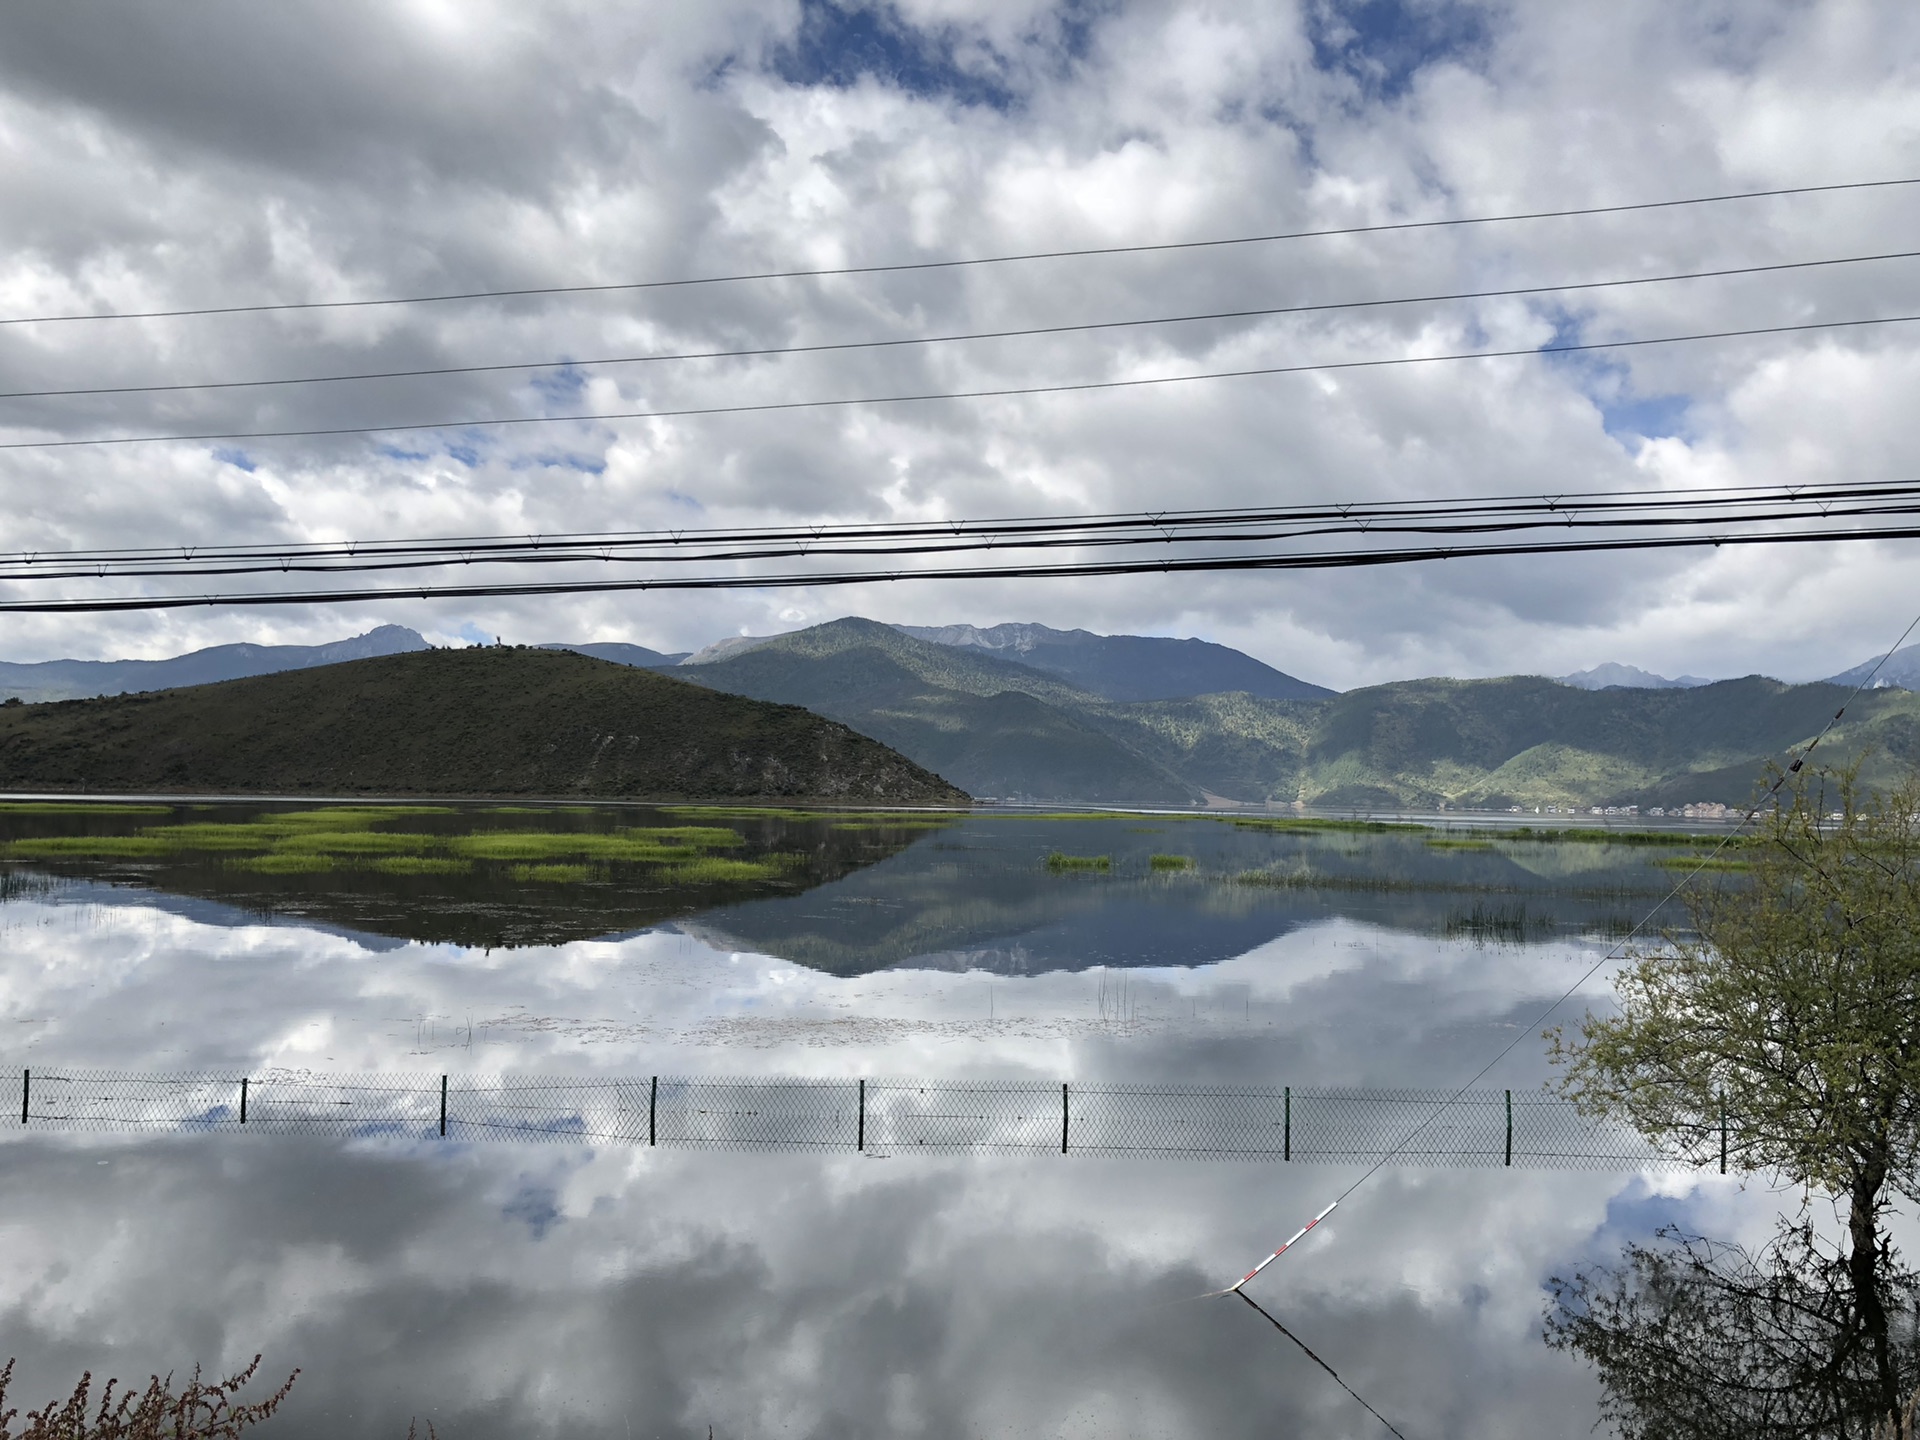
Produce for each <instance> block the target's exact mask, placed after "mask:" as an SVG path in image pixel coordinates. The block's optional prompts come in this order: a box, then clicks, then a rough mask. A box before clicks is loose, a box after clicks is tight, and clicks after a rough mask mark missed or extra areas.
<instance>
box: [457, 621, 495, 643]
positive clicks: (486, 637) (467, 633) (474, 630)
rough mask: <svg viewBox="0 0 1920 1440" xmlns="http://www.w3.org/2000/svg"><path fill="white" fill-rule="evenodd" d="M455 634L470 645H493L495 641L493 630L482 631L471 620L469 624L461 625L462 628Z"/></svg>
mask: <svg viewBox="0 0 1920 1440" xmlns="http://www.w3.org/2000/svg"><path fill="white" fill-rule="evenodd" d="M453 633H454V634H456V635H458V636H459V637H460V638H461V639H462V640H464V641H466V642H467V643H468V644H469V645H491V644H493V641H494V634H493V632H492V631H491V630H482V629H481V628H480V627H479V626H478V625H476V624H474V623H473V622H472V621H471V620H468V621H467V622H465V623H464V624H463V625H461V627H460V628H459V629H458V630H456V631H454V632H453Z"/></svg>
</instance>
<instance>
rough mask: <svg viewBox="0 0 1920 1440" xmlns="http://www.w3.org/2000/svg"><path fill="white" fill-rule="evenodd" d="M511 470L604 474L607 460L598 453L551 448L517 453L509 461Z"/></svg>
mask: <svg viewBox="0 0 1920 1440" xmlns="http://www.w3.org/2000/svg"><path fill="white" fill-rule="evenodd" d="M507 468H508V469H510V470H571V471H573V472H574V473H575V474H577V475H604V474H606V473H607V462H606V460H605V459H604V458H603V457H601V456H598V455H576V454H573V453H572V452H570V451H555V450H549V451H546V452H544V453H542V454H538V455H517V456H515V457H514V458H513V459H512V460H511V461H510V462H508V466H507Z"/></svg>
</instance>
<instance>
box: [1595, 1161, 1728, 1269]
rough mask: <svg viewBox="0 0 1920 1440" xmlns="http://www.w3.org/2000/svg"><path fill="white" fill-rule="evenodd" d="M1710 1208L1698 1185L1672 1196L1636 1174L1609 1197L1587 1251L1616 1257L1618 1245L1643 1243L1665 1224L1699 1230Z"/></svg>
mask: <svg viewBox="0 0 1920 1440" xmlns="http://www.w3.org/2000/svg"><path fill="white" fill-rule="evenodd" d="M1710 1208H1713V1207H1712V1206H1711V1204H1710V1202H1709V1199H1708V1197H1707V1195H1706V1194H1705V1193H1704V1192H1703V1191H1702V1190H1701V1189H1700V1188H1699V1187H1698V1186H1695V1187H1692V1188H1690V1189H1688V1190H1687V1191H1685V1192H1684V1193H1682V1194H1679V1195H1673V1194H1667V1193H1663V1192H1661V1191H1658V1190H1655V1189H1654V1188H1653V1187H1652V1186H1651V1185H1649V1184H1648V1183H1647V1181H1646V1178H1645V1177H1644V1176H1636V1177H1634V1178H1633V1179H1632V1180H1630V1181H1629V1182H1628V1183H1627V1184H1626V1185H1625V1186H1624V1187H1622V1188H1621V1189H1620V1190H1619V1191H1617V1192H1616V1193H1615V1194H1613V1195H1612V1196H1610V1197H1609V1198H1608V1200H1607V1214H1606V1218H1605V1219H1604V1220H1602V1221H1601V1222H1600V1225H1599V1226H1598V1228H1596V1229H1595V1230H1594V1232H1593V1234H1592V1235H1591V1236H1589V1237H1588V1240H1587V1253H1588V1254H1589V1255H1590V1256H1592V1257H1594V1258H1596V1259H1602V1260H1614V1259H1618V1258H1619V1252H1620V1247H1621V1246H1623V1245H1625V1244H1628V1243H1629V1242H1634V1241H1637V1242H1639V1243H1641V1244H1645V1243H1646V1242H1647V1241H1648V1240H1650V1239H1652V1238H1653V1237H1654V1236H1655V1235H1657V1234H1659V1232H1660V1231H1661V1230H1662V1229H1664V1228H1666V1227H1668V1226H1672V1227H1675V1228H1678V1229H1680V1230H1684V1231H1689V1232H1693V1233H1698V1227H1699V1226H1700V1225H1702V1224H1703V1223H1705V1221H1706V1218H1707V1217H1706V1215H1705V1213H1704V1212H1705V1211H1707V1210H1708V1209H1710Z"/></svg>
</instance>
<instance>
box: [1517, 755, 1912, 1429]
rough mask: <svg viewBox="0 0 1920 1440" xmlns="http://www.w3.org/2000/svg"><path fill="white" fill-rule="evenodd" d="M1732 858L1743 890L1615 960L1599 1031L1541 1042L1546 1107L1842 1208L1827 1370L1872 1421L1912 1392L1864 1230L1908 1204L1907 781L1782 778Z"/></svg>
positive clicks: (1892, 1303) (1881, 1246)
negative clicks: (1858, 1394)
mask: <svg viewBox="0 0 1920 1440" xmlns="http://www.w3.org/2000/svg"><path fill="white" fill-rule="evenodd" d="M1738 853H1739V855H1740V856H1741V858H1743V859H1745V860H1746V861H1747V862H1748V864H1749V869H1748V870H1747V872H1746V873H1745V875H1744V877H1742V878H1741V879H1736V880H1732V881H1728V882H1720V883H1712V884H1707V885H1703V886H1699V887H1696V888H1695V889H1694V890H1693V891H1691V892H1690V898H1689V907H1690V910H1691V914H1692V920H1693V933H1692V934H1691V935H1683V936H1669V937H1667V939H1666V941H1665V943H1663V944H1662V945H1660V946H1659V947H1657V948H1655V949H1652V950H1649V951H1647V952H1644V953H1641V954H1638V955H1635V956H1633V957H1632V958H1631V959H1630V962H1629V964H1628V965H1627V967H1626V968H1625V969H1624V970H1623V971H1622V973H1621V974H1620V976H1619V977H1618V979H1617V980H1616V982H1615V992H1616V996H1617V999H1618V1002H1619V1012H1618V1013H1617V1014H1615V1015H1611V1016H1594V1015H1589V1016H1588V1017H1587V1018H1586V1020H1585V1021H1583V1022H1582V1023H1581V1025H1580V1027H1579V1030H1578V1033H1577V1035H1575V1036H1574V1037H1572V1038H1571V1039H1570V1038H1568V1037H1567V1036H1566V1035H1565V1034H1563V1033H1560V1032H1554V1033H1553V1034H1552V1035H1551V1036H1550V1040H1551V1043H1552V1048H1553V1054H1554V1059H1555V1060H1556V1062H1557V1063H1559V1064H1560V1065H1561V1066H1562V1067H1563V1073H1562V1076H1561V1088H1562V1090H1563V1091H1564V1093H1566V1094H1567V1095H1569V1096H1570V1097H1571V1098H1572V1099H1574V1100H1575V1101H1576V1102H1577V1103H1578V1104H1579V1105H1580V1106H1581V1107H1582V1108H1583V1109H1586V1110H1588V1111H1590V1112H1595V1111H1611V1112H1613V1113H1615V1114H1619V1115H1624V1116H1625V1117H1626V1118H1628V1119H1629V1120H1631V1121H1632V1123H1633V1124H1634V1125H1635V1126H1636V1127H1637V1128H1639V1129H1640V1130H1641V1131H1642V1132H1643V1133H1645V1134H1646V1135H1648V1136H1649V1137H1651V1138H1653V1139H1655V1140H1657V1141H1661V1142H1665V1143H1667V1144H1670V1145H1677V1146H1679V1147H1683V1148H1686V1149H1689V1150H1691V1151H1693V1152H1694V1153H1716V1152H1717V1151H1718V1149H1719V1145H1720V1136H1721V1133H1722V1128H1721V1127H1722V1125H1723V1123H1724V1124H1725V1126H1726V1135H1727V1145H1728V1163H1729V1166H1730V1167H1731V1168H1735V1169H1738V1170H1742V1171H1763V1172H1766V1173H1768V1174H1770V1175H1773V1176H1776V1177H1778V1178H1779V1179H1781V1180H1784V1181H1786V1182H1788V1183H1789V1184H1791V1185H1793V1186H1795V1187H1799V1188H1801V1189H1803V1190H1804V1191H1805V1192H1806V1194H1807V1195H1808V1197H1809V1198H1810V1199H1811V1198H1812V1197H1815V1196H1823V1197H1831V1199H1832V1200H1833V1201H1834V1202H1835V1203H1836V1205H1837V1206H1838V1207H1841V1208H1843V1209H1844V1213H1845V1221H1846V1244H1845V1247H1844V1252H1843V1253H1842V1254H1841V1255H1840V1256H1838V1257H1837V1260H1838V1264H1839V1270H1840V1271H1841V1272H1843V1273H1844V1277H1845V1281H1844V1283H1845V1292H1846V1293H1845V1298H1846V1301H1847V1313H1846V1315H1845V1317H1844V1323H1843V1324H1841V1325H1839V1326H1838V1327H1837V1328H1835V1329H1834V1331H1833V1334H1834V1337H1835V1338H1834V1340H1833V1344H1834V1345H1835V1346H1836V1347H1837V1348H1836V1350H1835V1352H1834V1354H1833V1355H1832V1356H1831V1357H1830V1358H1831V1360H1832V1362H1833V1363H1834V1364H1836V1365H1838V1366H1840V1367H1841V1369H1842V1370H1845V1371H1847V1372H1848V1373H1855V1372H1857V1373H1858V1374H1859V1375H1860V1378H1861V1379H1862V1380H1863V1381H1864V1383H1865V1384H1866V1386H1867V1388H1868V1391H1869V1393H1870V1397H1871V1403H1872V1407H1873V1410H1872V1414H1873V1416H1874V1418H1875V1419H1882V1418H1892V1417H1894V1416H1896V1415H1897V1414H1898V1412H1899V1410H1900V1407H1901V1402H1902V1401H1903V1400H1904V1399H1905V1398H1906V1393H1907V1391H1908V1390H1909V1389H1910V1388H1911V1384H1912V1379H1913V1376H1912V1362H1911V1358H1910V1356H1911V1352H1910V1347H1909V1345H1908V1344H1907V1343H1906V1342H1905V1333H1906V1331H1907V1330H1908V1328H1909V1326H1908V1323H1907V1322H1908V1320H1909V1319H1910V1316H1908V1315H1907V1314H1906V1313H1905V1307H1904V1306H1903V1304H1902V1302H1901V1301H1900V1300H1899V1299H1897V1298H1896V1297H1897V1296H1900V1295H1903V1294H1905V1293H1907V1287H1906V1285H1905V1275H1904V1272H1900V1271H1898V1269H1897V1260H1896V1257H1895V1256H1894V1254H1893V1251H1892V1248H1891V1246H1890V1244H1889V1243H1888V1241H1887V1238H1886V1233H1885V1227H1884V1223H1883V1222H1884V1219H1885V1216H1886V1213H1887V1210H1888V1208H1889V1207H1890V1206H1891V1205H1892V1204H1894V1203H1895V1202H1896V1201H1897V1200H1898V1199H1901V1198H1904V1199H1907V1200H1910V1201H1912V1200H1920V777H1914V778H1911V779H1909V780H1908V781H1906V782H1905V783H1904V784H1902V785H1901V786H1900V787H1899V788H1898V789H1897V790H1895V791H1893V792H1891V793H1882V794H1878V795H1868V794H1863V793H1862V792H1861V791H1860V790H1859V789H1858V788H1857V786H1856V784H1855V774H1854V772H1853V771H1851V770H1849V771H1843V772H1820V773H1815V772H1805V773H1802V774H1800V775H1798V776H1796V777H1795V779H1794V782H1793V784H1792V785H1791V786H1790V787H1787V788H1785V790H1784V791H1783V794H1782V796H1781V800H1780V803H1779V804H1778V805H1777V806H1775V807H1773V808H1771V809H1769V810H1768V812H1767V813H1766V814H1765V816H1764V818H1763V819H1762V821H1761V823H1760V826H1759V829H1758V831H1757V833H1756V834H1755V835H1754V836H1753V838H1752V839H1751V840H1749V841H1748V842H1746V843H1745V844H1743V845H1742V846H1741V847H1740V850H1739V852H1738ZM1723 1117H1724V1121H1723ZM1630 1268H1631V1267H1630ZM1597 1293H1598V1292H1597V1291H1589V1292H1587V1295H1588V1298H1591V1295H1593V1294H1597ZM1562 1313H1563V1316H1564V1315H1565V1314H1566V1313H1567V1312H1566V1311H1565V1310H1564V1307H1563V1312H1562ZM1623 1313H1624V1312H1623ZM1552 1329H1553V1322H1552V1321H1551V1320H1550V1322H1549V1330H1550V1336H1549V1338H1552V1334H1551V1332H1552ZM1584 1333H1586V1334H1587V1335H1588V1338H1589V1339H1591V1338H1592V1336H1593V1332H1591V1331H1588V1332H1584ZM1570 1343H1573V1342H1570ZM1577 1348H1583V1349H1587V1348H1588V1347H1587V1346H1585V1345H1580V1346H1578V1347H1577ZM1588 1353H1589V1354H1590V1356H1592V1355H1594V1352H1593V1351H1592V1350H1591V1349H1589V1350H1588ZM1594 1358H1596V1359H1597V1358H1598V1357H1597V1356H1594ZM1603 1369H1604V1367H1603ZM1836 1418H1837V1417H1836ZM1647 1433H1653V1432H1647ZM1796 1433H1803V1434H1819V1433H1857V1432H1854V1431H1851V1430H1849V1429H1845V1428H1842V1429H1839V1430H1832V1429H1830V1430H1827V1431H1820V1430H1802V1431H1798V1432H1796Z"/></svg>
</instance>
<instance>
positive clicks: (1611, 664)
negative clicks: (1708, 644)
mask: <svg viewBox="0 0 1920 1440" xmlns="http://www.w3.org/2000/svg"><path fill="white" fill-rule="evenodd" d="M1555 678H1556V679H1558V680H1559V682H1560V683H1561V684H1562V685H1572V686H1574V687H1575V688H1576V689H1580V690H1609V689H1612V688H1613V687H1615V686H1619V687H1621V688H1622V689H1626V690H1691V689H1693V688H1694V686H1696V685H1711V684H1712V683H1713V682H1712V681H1711V680H1703V679H1701V677H1700V676H1698V675H1680V676H1676V677H1675V678H1674V679H1672V680H1669V679H1668V678H1667V677H1666V676H1664V675H1656V674H1654V673H1653V672H1652V671H1651V670H1642V669H1641V668H1640V667H1639V666H1638V665H1622V664H1619V663H1618V662H1617V661H1612V660H1610V661H1608V662H1607V663H1606V664H1604V665H1596V666H1594V667H1593V668H1592V669H1591V670H1577V671H1575V672H1574V673H1573V674H1571V675H1560V676H1556V677H1555Z"/></svg>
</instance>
